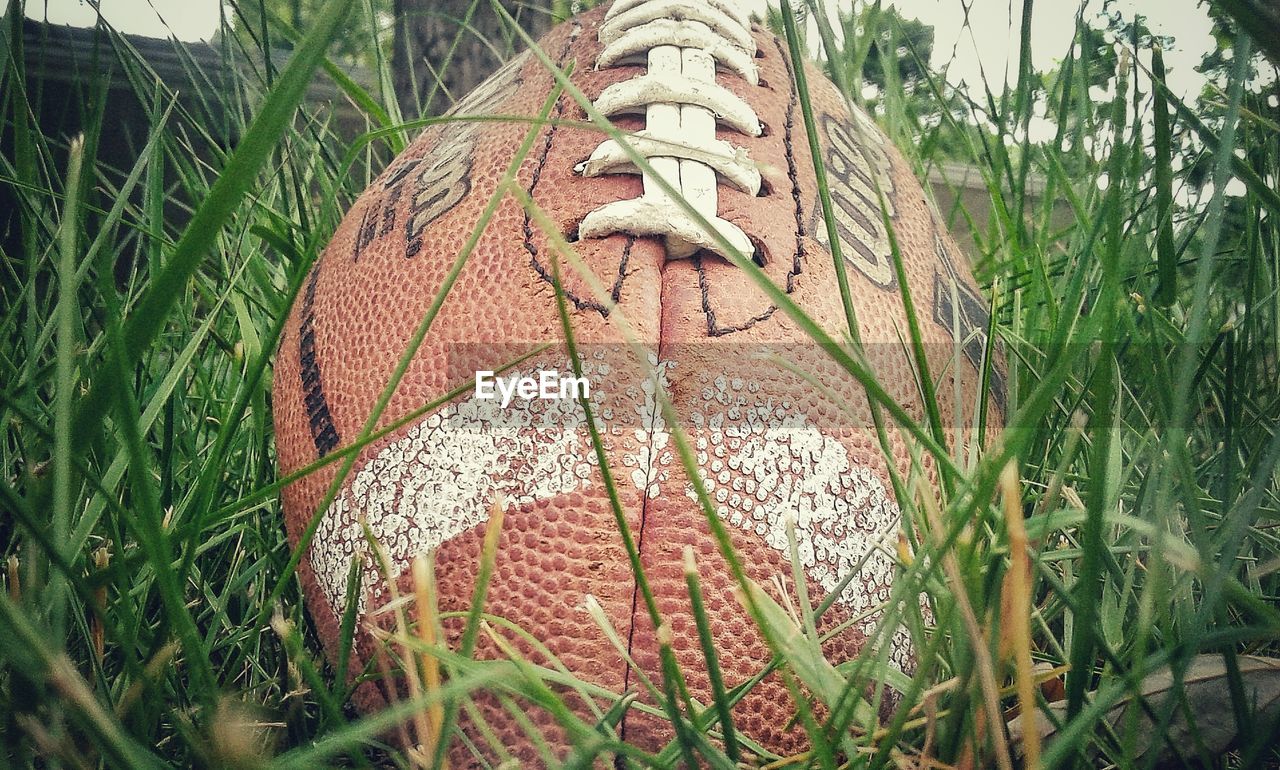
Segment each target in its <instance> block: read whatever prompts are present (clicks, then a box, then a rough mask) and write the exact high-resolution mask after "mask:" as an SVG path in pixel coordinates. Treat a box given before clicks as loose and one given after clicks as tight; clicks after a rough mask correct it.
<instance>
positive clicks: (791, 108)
mask: <svg viewBox="0 0 1280 770" xmlns="http://www.w3.org/2000/svg"><path fill="white" fill-rule="evenodd" d="M773 44H774V46H776V47H777V49H778V54H779V56H781V57H782V62H783V64H785V65H786V67H787V83H788V90H789V92H790V94H789V97H788V99H787V121H786V123H785V124H784V126H783V133H782V141H783V145H784V146H785V147H786V148H787V177H788V178H789V179H790V180H791V199H792V200H793V201H794V202H795V217H796V251H795V254H794V255H793V256H792V258H791V268H790V269H789V270H788V271H787V286H786V291H787V293H788V294H791V293H792V292H794V291H795V289H796V276H798V275H800V274H801V273H802V272H804V259H803V257H804V203H803V200H802V198H803V196H802V195H801V191H800V170H799V167H798V164H797V163H796V155H795V147H794V145H793V143H792V136H793V135H794V133H795V123H796V106H797V105H798V104H799V95H798V94H797V93H796V86H795V83H796V78H795V72H794V71H793V70H792V69H791V59H790V58H789V57H788V56H787V53H786V51H785V50H784V49H783V47H782V42H781V41H780V40H778V39H777V38H774V41H773ZM694 268H695V269H696V270H697V271H698V289H699V292H700V293H701V295H702V312H703V314H704V315H705V316H706V318H707V335H708V336H711V337H723V336H725V335H726V334H733V333H734V332H740V331H743V330H745V329H750V328H751V327H752V326H755V325H756V324H758V323H760V322H761V321H765V320H768V319H769V317H770V316H772V315H773V314H774V313H775V312H777V310H778V306H777V305H773V304H770V305H769V307H768V309H766V310H765V311H764V312H762V313H760V314H759V315H756V316H753V317H752V318H748V319H747V320H746V321H743V322H742V323H741V324H738V325H737V326H721V325H720V324H719V323H718V322H717V321H716V313H715V310H714V309H713V308H712V307H711V297H710V294H709V288H708V285H707V275H706V270H705V269H704V268H703V266H702V258H701V257H700V256H696V257H694Z"/></svg>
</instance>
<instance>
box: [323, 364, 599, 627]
mask: <svg viewBox="0 0 1280 770" xmlns="http://www.w3.org/2000/svg"><path fill="white" fill-rule="evenodd" d="M566 368H567V367H566ZM584 374H586V375H587V376H588V377H589V376H591V362H584ZM595 462H596V460H595V454H594V452H593V451H592V449H591V445H590V439H589V438H588V434H587V430H586V420H585V419H584V417H583V414H582V410H581V409H579V408H578V405H577V403H576V402H574V401H571V400H545V401H544V400H528V401H525V400H517V401H513V402H512V403H511V405H510V406H509V407H507V408H505V409H504V408H502V407H501V406H500V404H499V403H498V402H497V401H494V400H478V399H469V400H467V401H462V402H459V403H455V404H450V405H448V406H446V407H444V408H442V409H441V410H440V411H438V412H436V413H434V414H432V415H430V416H428V417H426V418H424V419H423V420H422V421H421V422H419V423H417V424H415V425H414V426H413V427H411V428H409V430H408V431H407V432H406V433H405V435H404V436H403V437H402V438H400V439H397V440H396V441H393V442H392V443H391V444H389V445H387V446H386V447H384V448H383V449H382V450H381V451H379V452H378V453H377V455H375V456H374V457H373V458H372V459H371V460H369V461H368V462H367V463H365V465H364V466H363V467H362V468H361V469H360V470H359V471H358V472H357V473H356V474H355V476H354V477H353V478H352V479H351V480H350V481H349V482H348V483H347V485H346V486H345V487H344V489H343V491H342V494H341V495H340V496H339V497H338V498H337V499H336V500H334V502H333V504H332V505H331V506H330V507H329V509H328V510H327V511H326V512H325V515H324V518H323V519H322V520H321V522H320V526H319V529H318V530H317V531H316V536H315V538H314V540H313V542H312V546H311V552H310V559H311V567H312V569H313V571H314V572H315V575H316V579H317V580H318V581H319V583H320V586H321V589H322V590H323V592H324V594H325V598H326V599H328V600H329V604H330V606H331V607H333V609H334V612H336V613H338V614H339V615H341V614H342V613H343V612H344V611H345V609H346V606H347V597H346V581H347V574H348V572H349V570H350V569H351V560H352V559H353V558H359V559H360V560H361V562H362V565H363V566H362V569H363V573H364V574H363V576H362V585H363V586H365V591H369V590H371V591H372V592H373V595H374V597H375V598H379V597H381V596H382V593H383V592H384V591H385V587H384V582H383V581H382V579H381V576H380V573H379V570H378V568H377V565H376V564H375V561H374V558H373V556H372V554H371V553H370V552H369V548H368V544H367V541H366V538H365V536H364V533H363V531H362V530H361V526H360V517H361V516H363V517H364V519H365V520H366V521H367V523H368V526H369V530H370V531H371V532H372V534H373V537H374V538H375V539H376V540H377V541H378V542H379V543H380V544H381V545H382V547H383V548H385V549H386V551H387V555H388V557H389V561H390V564H391V568H392V569H393V570H399V569H401V568H402V567H403V566H404V565H406V564H409V563H410V561H411V560H412V558H413V557H414V556H415V555H417V554H419V553H425V552H429V551H433V550H435V549H436V548H438V547H439V546H440V545H441V544H443V543H445V542H448V541H449V540H451V539H453V538H454V537H456V536H458V535H459V534H461V533H463V532H466V531H468V530H470V529H471V528H472V527H475V526H476V525H479V524H483V523H484V522H485V521H487V520H488V518H489V507H490V505H491V504H492V502H493V500H494V499H495V497H496V496H497V495H498V494H501V495H502V496H503V497H504V498H505V499H506V501H507V504H508V506H509V507H511V506H521V505H527V504H529V503H532V502H535V501H537V500H542V499H547V498H551V497H556V496H558V495H562V494H565V493H568V492H572V491H574V490H577V489H581V488H585V487H587V486H588V485H589V484H590V483H591V479H592V476H593V470H592V467H593V466H594V464H595ZM396 574H397V575H398V574H399V573H398V572H397V573H396ZM391 577H393V578H394V577H396V575H391ZM365 591H362V592H361V595H360V596H359V597H358V602H359V610H358V612H359V614H360V615H363V614H364V611H365V609H366V608H365Z"/></svg>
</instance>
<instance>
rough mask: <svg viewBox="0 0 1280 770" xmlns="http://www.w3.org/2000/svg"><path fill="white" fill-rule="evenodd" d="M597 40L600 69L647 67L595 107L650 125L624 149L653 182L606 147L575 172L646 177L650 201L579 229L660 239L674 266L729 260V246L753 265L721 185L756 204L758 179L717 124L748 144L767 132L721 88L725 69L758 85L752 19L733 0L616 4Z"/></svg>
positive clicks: (594, 218)
mask: <svg viewBox="0 0 1280 770" xmlns="http://www.w3.org/2000/svg"><path fill="white" fill-rule="evenodd" d="M599 40H600V43H601V45H602V46H603V50H602V51H601V53H600V55H599V57H598V58H597V60H596V67H597V68H600V69H604V68H608V67H616V66H621V65H625V64H632V63H634V62H636V61H637V60H638V59H640V58H641V57H643V60H644V62H645V64H646V72H645V73H644V74H643V75H639V76H637V77H633V78H628V79H626V80H623V81H621V82H619V83H614V84H613V85H610V86H608V87H607V88H605V89H604V91H603V92H601V94H600V96H599V98H597V99H596V100H595V101H594V102H593V104H594V105H595V107H596V109H598V110H599V111H600V112H601V113H603V114H604V115H606V116H607V117H609V118H613V117H616V116H619V115H634V114H640V115H643V116H644V118H645V127H644V128H643V129H642V130H639V131H636V132H634V133H631V134H627V135H626V137H625V140H624V141H625V142H626V144H627V145H628V146H629V147H630V149H631V150H632V151H634V153H635V154H637V155H639V156H641V157H643V158H644V159H645V160H646V162H647V163H648V165H649V167H650V169H651V170H652V173H650V172H649V171H642V170H641V169H640V168H639V167H638V166H637V165H636V163H635V162H634V161H633V160H632V157H633V156H632V155H631V154H630V153H628V152H627V150H626V148H624V147H622V146H621V145H620V144H619V143H618V142H617V141H614V140H612V139H609V140H606V141H605V142H603V143H601V144H600V146H599V147H597V148H596V150H595V151H594V152H593V153H592V154H591V157H590V158H588V159H587V160H585V161H583V162H582V163H580V164H578V166H577V167H576V168H575V171H576V172H577V173H580V174H582V175H584V176H589V177H594V176H601V175H604V174H641V176H642V179H643V185H644V187H643V194H642V195H641V196H640V197H639V198H632V199H628V200H619V201H613V202H610V203H607V204H605V205H603V206H601V207H599V208H597V209H595V210H594V211H592V212H591V213H590V214H588V215H587V216H586V218H585V219H583V220H582V223H581V224H580V225H579V227H578V235H579V237H582V238H603V237H605V236H608V235H612V234H614V233H627V234H629V235H634V236H654V237H661V238H663V239H664V243H665V246H666V250H667V256H668V257H669V258H676V259H679V258H685V257H690V256H692V255H693V254H695V253H696V252H698V251H699V250H702V249H705V250H707V251H710V252H713V253H716V254H719V255H721V256H724V257H726V258H727V257H728V256H729V253H728V251H727V250H726V249H725V247H724V245H723V242H727V243H728V244H730V245H731V246H732V247H733V249H734V250H736V251H737V252H738V253H739V254H741V255H744V256H746V257H748V258H750V257H751V256H752V253H753V251H754V249H753V246H752V243H751V240H750V239H749V238H748V237H747V234H746V233H745V232H743V230H742V228H740V227H738V226H737V225H735V224H733V223H732V222H729V221H727V220H724V219H721V218H720V217H718V216H717V215H716V214H717V212H716V209H717V202H718V195H717V184H718V183H720V182H723V183H725V184H728V185H731V186H732V187H735V188H737V189H739V190H742V191H743V192H746V193H749V194H751V195H757V194H759V192H760V185H761V179H760V170H759V168H757V166H756V164H754V163H753V162H752V161H751V159H750V157H748V154H747V151H746V149H745V148H742V147H739V146H736V145H734V144H732V143H730V142H727V141H724V140H722V139H717V138H716V126H717V125H722V126H725V127H727V128H730V129H732V130H734V131H738V132H739V133H742V134H746V135H748V136H760V135H762V134H763V132H764V127H763V126H762V125H761V123H760V119H759V117H758V116H757V115H756V113H755V110H753V109H752V108H751V105H749V104H747V102H746V101H745V100H743V99H742V98H741V97H739V96H737V95H736V94H734V93H733V92H732V91H730V90H729V89H727V88H725V87H724V86H721V85H719V84H718V83H716V80H715V74H716V67H717V65H718V66H719V67H720V68H722V69H723V70H725V71H726V72H729V73H732V74H735V75H737V76H739V77H741V78H742V79H743V80H745V81H747V82H748V83H750V84H751V85H759V83H760V76H759V73H758V71H757V68H756V63H755V50H756V44H755V40H754V39H753V38H752V36H751V21H750V19H749V17H748V16H747V14H746V12H745V11H743V9H741V8H739V7H738V6H737V4H736V3H735V2H734V0H618V1H617V2H615V3H614V4H613V7H612V8H610V9H609V11H608V12H607V14H606V15H605V20H604V23H603V24H602V25H601V26H600V32H599ZM655 175H660V176H661V177H662V178H663V179H664V180H666V182H667V183H668V184H669V185H670V186H671V187H672V188H673V189H674V190H675V191H677V192H678V193H679V194H680V196H681V197H683V198H684V200H685V201H686V202H687V203H688V204H689V205H690V206H691V207H692V208H693V209H694V210H695V211H697V212H698V213H699V214H700V215H701V216H702V217H703V218H705V219H706V220H707V221H708V222H709V223H710V224H711V226H712V227H713V228H714V229H715V230H716V231H717V232H718V233H719V234H720V239H718V238H716V237H715V235H714V234H712V233H711V232H708V230H707V229H706V228H705V227H703V226H702V225H701V224H700V223H699V222H698V221H697V220H696V219H695V218H694V217H693V216H691V215H690V214H689V213H688V212H687V211H686V210H685V209H684V208H683V207H682V206H681V205H680V203H679V202H678V201H676V200H675V199H674V198H672V196H670V195H668V194H667V192H666V191H665V190H664V189H663V188H662V186H661V185H660V184H659V182H658V181H657V179H655V178H654V176H655ZM721 239H723V242H722V240H721Z"/></svg>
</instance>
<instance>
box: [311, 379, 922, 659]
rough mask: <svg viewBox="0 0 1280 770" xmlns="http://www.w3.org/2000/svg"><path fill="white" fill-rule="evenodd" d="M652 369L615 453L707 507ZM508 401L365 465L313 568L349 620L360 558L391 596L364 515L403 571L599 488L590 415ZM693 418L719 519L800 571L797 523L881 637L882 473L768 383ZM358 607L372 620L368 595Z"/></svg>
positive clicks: (396, 446)
mask: <svg viewBox="0 0 1280 770" xmlns="http://www.w3.org/2000/svg"><path fill="white" fill-rule="evenodd" d="M650 364H651V365H653V370H652V371H653V375H652V376H651V377H649V378H647V379H645V380H643V381H642V382H640V383H638V384H636V385H633V386H628V387H625V388H623V389H622V391H621V394H622V395H623V396H624V397H623V398H622V399H618V400H615V401H613V403H612V404H610V405H609V406H604V407H602V408H600V409H599V410H598V412H597V415H596V417H597V420H598V426H599V428H600V432H601V435H602V436H603V437H605V439H606V442H607V445H608V444H609V443H618V444H627V445H630V446H634V447H637V448H636V449H635V450H634V451H631V452H626V453H623V454H622V455H621V458H620V459H621V462H622V465H623V467H624V472H623V473H622V474H620V476H621V477H622V479H626V480H629V481H630V483H632V484H633V485H634V486H635V487H636V488H637V489H638V490H640V491H641V492H642V493H643V494H644V496H645V497H646V498H654V497H657V496H658V495H659V494H661V493H663V492H664V491H667V492H668V493H669V494H670V493H671V492H672V491H674V492H675V493H676V494H680V493H683V494H685V495H687V496H688V497H689V498H691V499H694V500H696V499H697V498H696V495H695V493H694V489H693V486H692V484H690V483H688V482H681V486H680V487H679V488H678V489H676V490H668V489H667V486H668V483H669V482H670V480H671V471H672V466H676V467H678V466H679V459H678V458H677V456H676V455H675V452H674V450H673V448H672V442H671V433H670V431H669V429H668V426H667V424H666V421H665V420H664V418H663V416H662V412H661V406H660V401H659V396H658V394H659V389H660V388H662V389H665V388H667V386H668V381H667V374H668V372H669V371H670V370H671V368H672V367H673V366H675V362H670V361H661V362H659V361H657V359H656V358H651V359H650ZM584 367H585V368H584V374H586V375H587V376H588V377H589V378H593V379H594V380H596V382H593V388H600V387H601V383H603V382H607V378H608V377H609V376H610V375H611V374H612V373H613V372H612V371H611V369H610V368H609V365H608V364H607V363H605V362H603V361H599V360H594V361H593V360H588V361H584ZM566 368H568V367H567V362H566ZM526 374H527V373H526ZM497 403H498V402H497V401H476V400H469V401H465V402H462V403H458V404H452V405H450V406H448V407H446V408H444V409H442V410H441V411H439V412H437V413H436V414H433V415H431V416H429V417H427V418H425V419H424V420H422V421H421V422H419V423H417V424H416V425H414V426H413V427H412V428H410V429H409V431H408V432H407V433H406V434H405V435H404V436H403V437H402V438H400V439H398V440H397V441H395V442H393V443H391V444H389V445H388V446H387V447H385V448H384V449H383V450H382V451H380V452H379V453H378V454H377V455H376V456H375V457H374V458H373V459H372V460H370V461H369V462H368V463H366V464H365V465H364V467H362V468H361V469H360V471H359V472H358V473H356V475H355V476H354V478H353V479H352V480H351V482H350V483H349V484H348V485H347V487H346V489H344V491H343V493H342V495H341V496H340V497H339V498H338V499H337V500H336V501H335V502H334V504H333V505H332V506H330V508H329V510H328V511H327V512H326V514H325V517H324V519H323V520H322V521H321V524H320V528H319V530H318V532H317V533H316V538H315V540H314V542H313V545H312V548H311V555H310V558H311V565H312V567H313V569H314V571H315V574H316V575H317V578H318V580H319V581H320V584H321V586H322V588H323V590H324V592H325V595H326V598H327V599H328V600H329V602H330V605H331V606H332V607H333V608H334V611H335V612H337V613H342V612H343V611H344V610H345V608H346V606H347V598H346V596H345V595H344V594H345V587H346V576H347V574H348V571H349V570H350V565H351V560H352V559H355V558H358V559H360V560H361V563H362V569H363V570H364V575H363V585H365V586H366V587H372V593H373V596H374V598H375V599H381V598H382V595H383V592H384V591H385V590H386V589H385V586H384V583H383V581H382V580H381V577H380V575H379V571H378V569H377V567H376V566H375V563H374V560H373V558H372V556H371V555H370V553H369V551H368V546H367V544H366V540H365V537H364V534H363V532H362V531H361V528H360V523H359V517H360V516H361V515H362V514H363V516H364V517H365V518H366V520H367V522H368V526H369V529H370V531H371V532H372V533H373V536H374V537H375V538H376V539H377V540H378V542H379V543H381V544H382V546H383V547H384V548H385V549H386V550H387V554H388V557H389V561H390V563H391V567H392V569H393V570H398V569H400V568H402V567H403V565H407V564H409V563H410V561H411V560H412V557H413V556H414V555H416V554H418V553H422V552H425V551H431V550H433V549H435V548H437V547H439V546H440V545H441V544H443V543H445V542H447V541H449V540H450V539H452V538H454V537H456V536H458V535H460V534H462V533H463V532H466V531H469V530H471V529H472V528H474V527H476V526H478V525H480V524H483V523H484V522H485V521H486V520H487V519H488V512H489V506H490V505H491V504H492V501H493V499H494V497H495V495H496V494H498V493H501V494H502V495H503V496H504V497H505V498H506V499H507V500H508V503H509V505H512V506H520V505H526V504H530V503H533V502H536V501H537V500H541V499H547V498H551V497H556V496H559V495H563V494H567V493H570V492H573V491H575V490H579V489H584V488H587V487H589V486H590V485H591V484H592V483H595V482H596V474H597V470H596V468H595V465H596V460H595V454H594V451H593V449H592V447H591V442H590V438H589V434H588V431H587V426H586V421H585V419H584V417H583V415H582V413H581V411H580V410H579V408H578V406H577V403H576V402H574V401H571V400H558V401H557V400H551V401H538V400H532V401H513V402H512V403H511V405H510V406H509V407H508V408H507V409H502V408H501V407H499V406H498V405H497ZM620 404H631V405H633V406H631V407H630V410H631V411H633V414H627V415H617V414H615V412H614V411H613V410H614V409H617V408H620ZM623 418H625V419H623ZM689 421H690V422H689V425H688V426H687V429H688V430H689V432H690V437H691V438H692V440H693V441H694V442H695V450H696V457H697V463H698V469H699V476H700V477H701V479H702V482H703V484H705V486H706V490H707V493H708V494H709V496H710V497H711V499H712V501H713V503H714V505H715V506H716V514H717V515H718V516H719V517H720V519H721V520H722V521H724V522H725V523H726V524H728V525H730V526H732V527H735V528H737V529H740V530H742V531H743V532H749V533H754V534H755V535H756V536H758V537H759V538H760V539H761V540H762V541H763V542H764V543H765V545H767V546H768V547H770V548H772V549H774V550H776V551H777V552H778V553H780V554H782V555H783V557H784V558H789V548H788V544H787V536H786V520H787V517H788V516H795V517H796V523H797V528H796V534H797V541H798V546H799V554H800V561H801V564H802V566H803V567H804V569H805V572H806V573H807V574H808V576H809V578H810V579H811V580H813V581H814V582H815V583H816V584H817V585H818V586H820V587H821V588H822V589H823V591H825V592H828V593H829V592H831V591H833V590H835V588H836V587H837V586H838V584H839V583H840V581H841V580H842V579H843V578H844V577H845V576H846V575H848V574H849V573H850V572H852V571H854V570H857V571H858V577H857V578H855V579H854V580H853V581H851V582H850V584H849V586H848V587H847V588H846V589H845V591H844V592H843V593H842V594H841V596H840V597H839V600H840V602H841V603H842V604H843V605H844V606H845V607H846V608H847V609H848V610H849V611H850V613H851V614H854V615H861V614H864V613H866V614H867V617H866V618H865V619H864V620H863V621H862V622H861V623H860V627H861V628H862V630H863V631H864V632H870V630H871V629H872V628H873V627H874V625H875V622H876V620H877V619H878V618H877V617H876V616H875V615H873V614H871V613H870V611H871V610H873V609H874V608H875V607H877V606H879V605H882V604H884V603H885V602H887V601H888V599H889V592H890V587H891V584H892V578H893V561H892V558H891V556H890V555H889V551H888V548H887V547H886V545H887V544H888V543H891V542H892V538H893V537H894V536H895V534H896V533H897V531H898V527H899V522H900V518H901V512H900V510H899V508H898V506H897V504H896V503H895V502H894V501H893V500H892V498H891V497H890V495H889V493H888V491H887V490H886V488H885V486H884V484H883V483H882V482H881V480H880V477H879V474H878V473H877V472H876V471H875V470H874V469H872V468H870V467H868V466H866V465H864V464H861V463H860V462H859V461H858V460H857V458H855V457H852V456H851V455H850V453H849V450H848V448H847V447H846V446H845V445H844V444H843V443H841V441H840V440H839V439H837V438H835V437H832V436H830V435H827V434H825V433H824V432H823V431H822V430H821V429H820V428H819V427H818V426H817V425H815V424H814V423H813V422H811V421H810V420H809V419H808V418H807V417H806V416H805V415H803V414H801V413H800V412H799V410H798V409H797V408H796V406H795V405H794V404H792V403H791V402H790V401H788V400H786V399H778V398H775V397H773V396H771V395H769V394H768V393H765V392H764V391H763V389H762V388H761V386H760V384H759V383H757V382H752V381H747V380H744V379H742V378H733V377H727V376H721V377H718V378H716V379H715V380H714V381H712V382H711V383H709V384H708V385H707V386H706V387H704V388H703V389H702V391H701V400H700V403H699V404H698V406H697V408H696V409H694V410H693V411H692V412H691V413H690V415H689ZM624 425H625V426H627V427H625V428H624V427H623V426H624ZM624 431H625V432H626V433H630V436H629V437H628V436H627V435H626V433H624ZM611 437H612V440H611ZM615 456H617V455H615ZM624 483H625V482H624ZM397 574H398V573H397ZM392 577H395V576H394V575H393V576H392ZM358 601H359V613H360V614H363V613H364V611H365V597H364V596H363V595H362V596H361V597H359V600H358ZM908 650H909V648H908V645H907V639H906V636H905V633H904V632H899V633H898V634H897V635H896V636H895V637H894V640H893V642H892V649H891V659H892V660H894V661H895V662H896V663H898V664H899V665H900V666H901V665H905V664H906V663H907V661H908V660H909V651H908Z"/></svg>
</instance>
